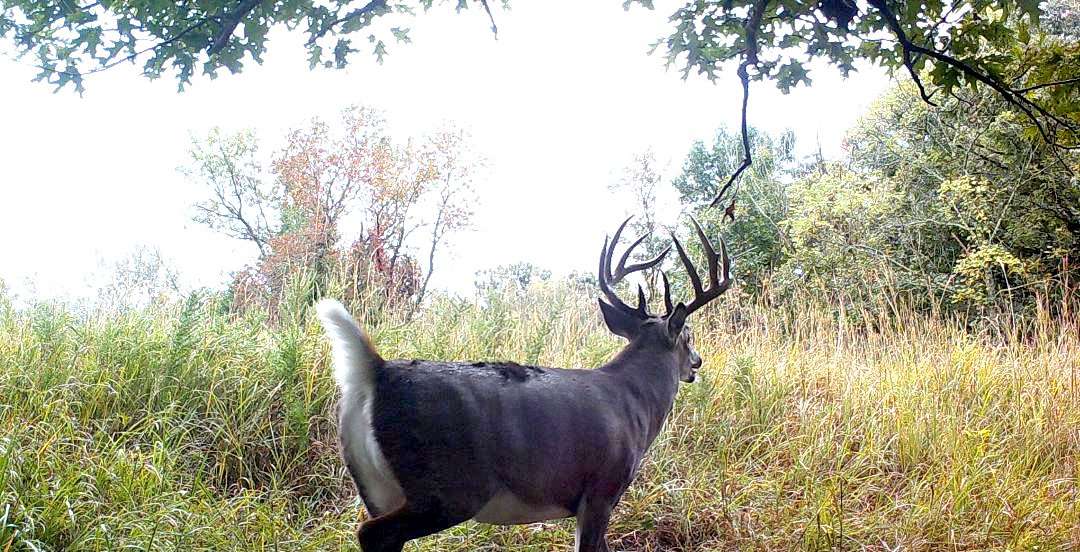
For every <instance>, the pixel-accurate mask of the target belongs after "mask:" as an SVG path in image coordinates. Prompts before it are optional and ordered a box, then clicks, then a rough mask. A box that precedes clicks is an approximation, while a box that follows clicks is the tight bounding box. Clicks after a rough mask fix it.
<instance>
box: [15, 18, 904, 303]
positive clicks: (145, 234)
mask: <svg viewBox="0 0 1080 552" xmlns="http://www.w3.org/2000/svg"><path fill="white" fill-rule="evenodd" d="M621 4H622V3H621V2H619V1H617V0H606V1H604V2H582V1H580V0H557V1H555V0H547V1H538V0H531V1H521V2H514V7H513V10H512V11H510V12H503V13H499V12H496V19H497V23H498V25H499V38H498V40H497V41H496V40H494V39H493V38H492V36H491V33H490V31H489V28H488V22H487V19H486V16H484V14H483V13H482V11H481V10H473V11H472V12H471V13H469V12H466V13H463V14H461V15H454V14H453V13H452V10H451V9H449V8H448V7H444V8H442V9H440V10H437V11H438V13H433V14H429V15H426V16H422V17H420V18H418V19H417V20H416V21H415V22H414V24H413V25H412V27H413V33H412V38H413V44H411V45H394V46H393V47H392V50H391V53H390V55H389V56H388V57H387V58H386V61H385V63H384V64H383V65H381V66H380V65H378V64H376V63H375V62H374V60H373V59H369V57H367V56H363V55H358V56H356V59H355V61H354V63H353V64H352V65H351V66H350V67H349V68H348V69H346V70H344V71H335V70H320V71H315V72H311V71H308V69H307V63H306V61H305V52H304V50H303V48H302V42H303V38H302V37H301V36H300V35H299V34H290V33H288V32H286V31H284V30H279V31H277V32H274V33H273V34H272V35H271V41H270V51H269V53H268V55H267V56H266V63H265V65H262V66H256V65H253V64H249V65H248V66H247V67H246V68H245V70H244V72H243V73H241V74H239V75H222V76H221V77H219V78H218V79H217V80H209V79H205V78H200V79H197V80H196V81H195V82H194V83H193V85H192V86H191V87H190V88H189V89H188V91H187V92H184V93H177V91H176V85H175V81H173V80H169V79H162V80H160V81H157V82H149V81H147V80H145V79H144V78H142V77H141V76H138V75H137V73H136V71H134V70H133V69H132V68H129V67H118V68H116V69H112V70H110V71H107V72H105V73H101V74H98V75H95V76H94V77H93V78H90V79H88V81H87V92H86V94H85V96H84V97H82V98H80V97H78V96H77V95H75V94H74V93H72V92H70V91H64V92H61V93H58V94H53V93H52V88H51V87H49V86H46V85H44V84H40V83H31V77H32V76H33V74H34V72H35V70H34V69H33V68H31V67H29V66H28V65H27V63H26V62H16V61H14V60H11V59H10V58H7V57H2V56H0V105H3V106H4V114H3V116H2V118H0V198H2V199H0V201H2V203H0V279H3V280H4V281H6V283H7V284H8V286H10V287H12V288H13V289H14V290H15V291H16V293H18V294H21V295H23V296H24V297H25V296H27V295H34V296H37V297H42V298H45V297H53V296H65V295H66V296H79V295H82V294H86V293H88V287H87V278H88V277H89V275H90V274H93V273H95V272H100V271H101V266H102V264H103V263H104V264H111V263H112V262H113V261H115V260H118V259H120V258H123V257H125V256H127V255H128V254H129V253H130V252H131V251H132V250H133V249H134V248H135V247H137V246H140V245H143V246H150V247H156V248H158V249H159V250H160V251H161V253H162V255H163V256H164V257H165V258H166V259H168V260H169V261H171V263H172V264H173V265H174V266H175V267H176V268H177V269H178V270H179V271H180V272H181V275H182V277H183V281H184V283H185V284H186V285H187V286H201V285H208V286H218V285H221V284H222V283H224V282H225V281H227V278H228V274H229V273H230V272H231V271H234V270H237V269H239V268H241V267H243V266H244V265H245V264H247V263H250V262H252V261H253V260H254V258H255V250H254V248H253V247H249V246H247V245H245V244H242V243H239V242H236V241H233V240H230V239H227V238H223V237H221V236H219V235H217V234H214V233H212V232H210V231H209V230H206V229H204V228H203V227H201V226H200V225H198V224H196V223H194V222H191V215H192V211H191V205H192V204H193V203H194V202H196V201H198V200H199V199H201V198H202V197H203V195H204V194H205V188H203V187H202V186H200V185H199V184H198V183H194V182H189V181H187V180H185V179H184V178H183V177H182V176H181V175H180V174H179V173H178V172H177V170H176V168H177V167H179V166H180V165H182V164H184V163H185V159H186V155H187V154H186V152H187V148H188V145H189V143H190V136H191V135H192V134H195V135H202V134H204V133H205V132H206V131H207V130H208V129H209V128H210V127H212V126H221V127H223V128H224V129H227V130H237V129H241V128H246V127H253V128H255V129H257V131H258V133H259V135H260V136H262V137H264V139H265V140H264V141H265V142H267V143H270V142H274V141H277V140H279V139H280V136H282V135H283V134H284V132H285V131H286V130H288V129H290V128H294V127H298V126H302V125H304V124H305V123H306V122H307V121H308V120H309V119H310V118H311V117H313V116H316V115H318V116H321V117H323V118H325V119H327V120H330V121H332V120H333V119H334V117H335V114H336V113H337V112H338V111H339V110H340V109H341V108H342V107H344V106H346V105H349V104H368V105H373V106H376V107H379V108H381V109H383V110H384V111H385V112H386V114H387V118H388V120H389V122H390V126H391V127H393V129H394V131H395V132H400V133H402V134H421V133H423V132H424V131H426V130H428V129H431V128H433V127H437V126H438V125H439V124H440V123H442V122H444V121H453V122H454V123H456V124H458V125H459V126H463V127H465V128H467V129H468V130H469V131H470V132H471V133H472V136H473V144H474V147H475V149H476V150H478V151H479V152H481V153H482V154H483V155H485V156H486V157H487V159H488V161H489V169H488V171H487V173H486V174H485V175H484V176H483V178H482V179H481V180H480V181H479V182H478V183H477V190H478V192H479V194H480V198H481V199H480V204H479V205H477V209H476V217H475V224H474V228H473V229H472V231H470V232H468V233H466V234H462V235H457V236H455V237H454V238H453V243H452V244H451V246H452V247H451V249H450V250H448V251H446V252H445V253H443V254H442V256H441V257H440V258H439V259H438V262H439V264H438V265H437V266H436V276H435V279H434V283H435V285H436V286H437V287H442V288H447V289H451V290H458V291H467V290H470V289H471V287H472V279H473V275H474V273H475V272H476V271H477V270H482V269H485V268H490V267H492V266H496V265H499V264H504V263H511V262H516V261H522V260H524V261H530V262H533V263H536V264H539V265H542V266H545V267H548V268H551V269H552V270H554V271H555V272H556V273H565V272H569V271H571V270H584V271H588V270H591V269H592V267H593V265H594V263H595V258H594V257H595V256H596V250H597V249H598V247H599V244H600V243H601V242H602V240H603V236H604V234H605V233H608V232H611V231H612V230H613V229H614V226H615V225H616V224H618V222H619V221H620V219H621V218H622V217H623V216H624V213H625V212H626V207H625V202H624V201H623V200H622V199H621V198H619V199H616V198H613V197H611V194H610V193H609V192H608V185H609V184H610V183H612V182H613V181H615V180H616V179H617V176H618V174H619V172H620V169H621V167H623V166H625V165H626V164H627V163H628V162H629V161H630V158H631V156H632V155H633V154H634V153H635V152H639V151H642V150H644V149H645V148H647V147H652V148H653V149H654V150H655V151H656V152H657V154H658V157H659V158H660V161H661V162H662V163H664V164H665V166H666V172H667V173H668V174H669V175H674V174H676V173H677V172H678V168H679V166H680V165H681V163H682V159H683V157H684V155H685V153H686V151H687V150H688V148H689V146H690V144H691V143H692V142H693V141H694V140H695V139H705V140H708V139H709V138H710V136H711V135H712V133H713V131H714V129H716V128H717V127H720V126H725V125H727V126H729V127H732V128H734V127H735V125H736V124H737V123H738V116H739V109H738V102H739V93H740V89H739V85H738V80H737V78H736V77H735V75H734V71H731V72H730V73H729V75H728V76H727V77H726V78H724V79H723V80H721V81H720V82H719V83H718V84H717V85H712V84H710V83H708V82H707V81H705V80H703V79H694V78H692V79H691V80H690V81H689V82H684V81H682V80H681V79H680V77H679V74H678V73H677V72H675V71H667V70H665V68H664V60H663V59H662V58H661V57H660V56H648V55H647V50H648V47H649V45H650V44H651V43H652V42H653V41H654V40H655V39H656V38H658V37H659V36H661V35H662V34H663V33H664V32H666V29H667V22H666V19H667V16H668V15H669V13H670V12H671V11H672V9H671V8H670V5H671V4H670V3H665V2H657V5H658V9H657V11H652V12H650V11H648V10H645V9H641V8H637V9H633V10H631V11H629V12H626V11H624V10H623V9H622V7H621ZM2 48H4V49H7V48H9V46H7V45H2ZM811 77H812V78H813V79H814V86H813V87H812V88H810V89H799V90H797V91H795V92H793V93H792V94H791V95H788V96H784V95H782V94H780V93H779V92H778V91H776V90H775V89H774V88H773V87H772V85H771V84H755V85H753V89H752V95H751V106H750V114H751V121H752V124H754V125H756V126H758V127H760V128H763V129H765V130H768V131H772V132H779V131H781V130H783V129H785V128H791V129H794V130H795V131H796V133H797V136H798V138H799V140H800V141H801V148H802V150H803V151H810V150H812V149H814V148H816V142H818V141H819V140H820V143H821V146H822V149H823V150H824V152H825V155H826V156H827V157H830V156H832V157H835V156H836V155H837V154H838V153H839V152H840V151H841V150H840V147H841V146H840V144H841V140H842V137H843V134H844V132H845V131H846V129H847V128H848V127H850V126H851V124H853V123H854V122H855V120H856V119H857V117H858V116H859V115H860V114H861V113H862V112H863V111H864V110H865V109H866V107H867V106H868V105H869V104H870V102H871V101H872V100H873V99H874V98H875V97H876V96H878V95H879V94H880V93H881V92H883V91H884V90H885V89H886V88H887V87H888V86H889V85H890V81H889V80H888V79H887V78H886V77H885V76H884V74H883V73H882V72H881V71H879V70H876V69H866V70H864V71H863V72H861V73H859V74H857V75H856V76H853V77H852V78H851V79H849V80H847V81H844V80H842V79H841V78H840V76H839V75H838V74H837V73H836V72H835V71H834V70H832V69H830V68H821V69H819V70H815V71H812V72H811ZM674 216H675V214H674V213H670V214H668V215H666V216H665V217H664V218H665V219H666V221H665V222H670V221H671V219H672V218H673V217H674Z"/></svg>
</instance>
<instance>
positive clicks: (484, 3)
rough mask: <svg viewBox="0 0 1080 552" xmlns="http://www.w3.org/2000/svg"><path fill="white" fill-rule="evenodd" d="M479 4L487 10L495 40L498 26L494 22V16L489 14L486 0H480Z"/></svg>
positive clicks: (497, 35) (489, 8)
mask: <svg viewBox="0 0 1080 552" xmlns="http://www.w3.org/2000/svg"><path fill="white" fill-rule="evenodd" d="M480 4H482V5H483V6H484V11H486V12H487V16H488V19H490V20H491V32H492V34H494V35H495V40H499V26H498V25H496V24H495V16H494V15H491V6H489V5H488V0H480Z"/></svg>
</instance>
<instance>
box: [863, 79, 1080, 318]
mask: <svg viewBox="0 0 1080 552" xmlns="http://www.w3.org/2000/svg"><path fill="white" fill-rule="evenodd" d="M1025 126H1026V125H1025V124H1024V123H1023V121H1022V120H1019V119H1018V118H1017V117H1016V116H1015V114H1013V113H1011V112H1009V111H1007V110H1004V109H1003V105H1002V101H1001V100H1000V99H999V98H997V97H995V96H994V95H992V94H988V93H959V94H957V95H956V96H955V97H954V98H952V99H950V100H949V101H947V102H943V103H942V105H941V107H939V108H937V109H934V110H931V109H928V108H927V107H926V106H925V105H924V104H922V103H921V102H919V101H917V99H915V98H913V97H912V95H911V94H910V93H907V92H905V91H903V90H896V91H893V92H892V93H890V94H888V95H887V96H886V97H884V98H883V99H882V100H880V101H879V102H878V104H876V105H875V107H874V108H873V109H872V110H871V111H870V112H869V113H868V114H867V115H866V116H865V117H864V118H863V119H862V121H861V122H860V124H859V126H858V127H856V129H855V130H853V132H852V133H851V134H850V136H849V137H848V142H849V144H850V147H851V152H850V155H851V158H852V160H853V162H854V163H855V166H856V167H857V168H858V169H860V170H861V171H865V172H866V173H867V174H869V175H875V174H876V175H879V177H885V178H888V179H890V180H892V181H893V182H895V183H896V186H897V187H898V189H899V190H901V191H903V193H904V194H905V199H904V208H903V210H902V211H901V212H900V213H899V218H900V219H901V220H903V221H904V223H903V224H902V225H901V226H900V227H898V228H897V230H896V232H895V234H896V238H895V240H896V241H897V245H898V246H899V249H901V250H903V251H904V252H905V253H904V255H903V257H902V259H901V260H902V261H903V262H904V263H905V264H907V265H909V266H913V267H919V269H920V270H921V272H922V273H924V274H928V275H948V276H950V277H949V278H941V277H937V276H934V277H932V278H931V279H930V280H929V282H930V284H931V287H933V288H938V289H940V290H942V291H945V292H947V293H949V294H950V295H952V296H953V298H954V300H956V301H958V302H960V303H973V304H992V303H997V304H1004V303H1008V302H1010V301H1014V302H1016V301H1018V302H1022V303H1023V302H1030V300H1031V299H1032V295H1031V290H1030V289H1028V288H1030V287H1031V286H1032V285H1035V284H1037V283H1040V282H1043V283H1045V282H1046V281H1049V280H1053V279H1055V278H1057V277H1058V275H1059V274H1060V273H1061V271H1062V270H1063V269H1064V268H1065V267H1066V266H1067V259H1069V258H1070V257H1072V258H1075V257H1076V255H1077V253H1080V188H1078V187H1077V180H1076V177H1075V176H1074V174H1075V170H1076V168H1077V167H1080V157H1077V156H1076V154H1070V153H1062V152H1059V151H1055V150H1054V149H1052V148H1049V147H1047V146H1046V145H1045V144H1044V143H1042V142H1041V141H1040V140H1039V139H1038V138H1036V137H1032V136H1030V135H1029V134H1028V133H1027V132H1026V130H1025ZM979 270H981V274H976V272H978V271H979ZM1036 287H1040V286H1036Z"/></svg>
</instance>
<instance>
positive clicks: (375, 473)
mask: <svg viewBox="0 0 1080 552" xmlns="http://www.w3.org/2000/svg"><path fill="white" fill-rule="evenodd" d="M315 310H316V311H318V313H319V320H321V321H322V325H323V328H324V329H325V330H326V337H327V339H329V340H330V349H331V350H332V351H333V353H334V379H335V380H337V384H338V386H339V387H341V403H340V409H339V415H340V424H341V427H339V428H338V432H339V433H340V434H341V439H342V441H341V443H342V453H343V456H344V457H345V462H347V463H348V464H349V467H350V469H351V470H353V471H354V473H356V474H357V475H358V476H359V477H360V479H361V481H358V482H357V483H358V484H359V485H361V486H362V487H363V493H364V497H363V498H364V503H365V504H366V505H367V506H368V511H369V513H370V512H371V510H372V507H374V509H375V510H376V511H380V512H390V511H392V510H394V509H396V508H397V507H399V506H401V505H402V504H404V503H405V494H404V493H403V492H402V490H401V485H400V484H398V482H397V478H396V477H395V476H394V473H393V471H392V470H391V469H390V464H389V463H387V461H386V458H385V457H384V456H383V454H382V450H381V448H380V447H379V442H378V440H377V439H375V431H374V429H373V426H372V423H371V421H372V408H373V403H374V399H375V396H374V395H375V370H376V368H377V366H378V365H379V364H381V363H382V359H381V358H379V353H377V352H375V349H374V348H372V346H371V342H370V341H369V340H368V337H367V335H365V334H364V330H361V329H360V326H359V325H358V324H357V323H356V320H355V319H354V318H353V317H352V315H351V314H349V311H347V310H345V307H343V306H342V305H341V303H338V302H337V301H335V300H333V299H323V300H322V301H319V304H318V305H316V306H315Z"/></svg>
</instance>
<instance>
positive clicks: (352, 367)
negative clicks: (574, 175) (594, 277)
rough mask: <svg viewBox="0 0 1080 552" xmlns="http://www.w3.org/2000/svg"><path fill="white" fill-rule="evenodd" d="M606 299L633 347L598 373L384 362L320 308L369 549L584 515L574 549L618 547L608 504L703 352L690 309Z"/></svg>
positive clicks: (352, 327)
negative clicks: (467, 524) (693, 342)
mask: <svg viewBox="0 0 1080 552" xmlns="http://www.w3.org/2000/svg"><path fill="white" fill-rule="evenodd" d="M624 225H625V223H624ZM621 229H622V228H621V227H620V231H621ZM617 240H618V233H616V238H615V241H617ZM612 249H614V242H613V244H612ZM680 249H681V248H680ZM605 251H607V245H606V244H605ZM680 253H681V251H680ZM662 256H663V255H661V256H660V257H658V258H657V259H654V261H650V262H653V263H654V264H655V263H658V262H659V261H660V259H661V258H662ZM607 258H608V259H609V260H610V252H608V253H607ZM625 258H626V256H625V255H624V257H623V261H622V262H620V265H619V278H621V276H622V272H624V269H623V264H624V263H625ZM604 259H605V256H604V255H603V254H602V255H601V262H602V263H603V262H604ZM725 261H726V256H725ZM710 263H712V261H710ZM726 268H727V263H726V262H725V271H726ZM604 275H605V273H604V272H603V270H602V271H601V277H602V278H603V276H604ZM695 276H696V275H695ZM608 279H609V280H610V279H611V278H610V277H609V278H608ZM601 287H602V289H605V293H607V288H606V285H605V283H604V282H603V281H602V283H601ZM613 297H614V294H611V295H609V300H613V301H618V300H617V298H614V299H613ZM668 302H669V303H670V301H668ZM600 305H601V310H602V312H603V314H604V317H605V321H606V322H607V324H608V326H609V327H610V328H611V329H612V330H613V331H615V332H616V333H618V334H620V335H623V336H624V337H626V338H627V339H628V340H629V344H628V345H627V346H626V347H625V348H624V349H623V350H622V351H621V352H620V353H619V354H618V355H617V356H616V357H615V358H614V359H612V360H611V361H610V362H608V363H607V364H604V365H603V366H601V367H599V368H596V369H594V370H565V369H560V368H543V367H536V366H521V365H518V364H514V363H487V362H478V363H458V362H434V361H422V360H413V361H401V360H390V361H387V360H383V359H382V358H381V357H380V356H379V354H378V353H377V352H376V351H375V349H374V348H373V347H372V346H371V344H370V341H369V340H368V339H367V337H366V335H365V334H364V333H363V331H362V330H361V329H360V327H359V326H358V325H357V324H356V322H355V320H354V319H353V318H352V317H351V316H350V315H349V314H348V312H347V311H346V310H345V309H344V307H342V306H341V305H340V304H339V303H338V302H336V301H333V300H324V301H321V302H320V303H319V305H318V312H319V316H320V319H321V320H322V322H323V325H324V327H325V328H326V332H327V335H328V337H329V339H330V342H331V346H332V350H333V354H334V360H333V362H334V371H335V374H334V375H335V379H336V380H337V383H338V385H339V386H340V387H341V394H342V396H341V401H340V403H339V434H340V438H341V445H342V453H343V457H344V459H345V463H346V465H347V466H348V469H349V472H350V474H351V476H352V478H353V480H354V482H355V483H356V486H357V490H358V491H359V493H360V495H361V498H362V499H363V501H364V505H365V507H366V508H367V509H368V512H369V514H370V515H371V518H372V519H370V520H369V521H368V522H366V523H365V524H363V525H362V526H361V528H360V531H359V533H358V538H359V540H360V545H361V548H362V549H363V551H364V552H386V551H390V552H399V551H400V550H402V547H403V545H404V543H405V542H407V541H409V540H412V539H415V538H419V537H422V536H426V535H429V534H432V533H435V532H438V531H441V530H443V529H446V528H449V527H451V526H453V525H457V524H459V523H461V522H464V521H467V520H470V519H472V520H476V521H479V522H483V523H491V524H499V525H512V524H523V523H533V522H538V521H545V520H550V519H558V518H565V517H575V516H576V517H577V522H578V528H577V534H576V542H577V544H576V547H575V550H577V551H578V552H595V551H600V552H602V551H606V550H607V549H608V548H607V544H606V541H605V536H604V535H605V532H606V530H607V525H608V520H609V518H610V515H611V511H612V509H613V508H614V507H615V504H616V503H617V502H618V500H619V499H620V498H621V496H622V494H623V492H624V491H625V490H626V488H627V487H628V486H629V485H630V482H631V481H632V480H633V478H634V475H635V474H636V472H637V469H638V466H639V465H640V463H641V460H642V459H643V458H644V455H645V453H646V451H647V450H648V448H649V445H651V444H652V442H653V440H654V439H655V438H656V436H657V434H658V433H659V432H660V429H661V428H662V426H663V425H664V421H665V419H666V418H667V416H668V413H669V412H670V411H671V408H672V405H673V403H674V400H675V394H676V392H677V391H678V385H679V381H680V380H682V381H693V379H694V373H695V372H696V370H697V368H698V367H699V366H700V364H701V359H700V358H699V357H698V356H697V354H696V353H694V352H693V350H692V348H691V347H690V342H689V340H690V338H689V330H688V328H685V327H684V325H683V322H684V321H685V316H686V314H687V309H686V307H685V306H684V305H682V304H681V303H680V304H679V306H678V307H677V308H673V309H669V311H672V312H674V313H675V314H674V315H672V312H669V314H668V315H666V316H665V317H654V316H651V315H647V314H645V313H644V307H643V306H641V307H640V309H639V311H630V310H627V309H626V308H623V307H625V305H623V304H622V303H621V301H618V303H617V305H616V306H612V305H608V304H606V303H604V302H603V301H601V303H600Z"/></svg>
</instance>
